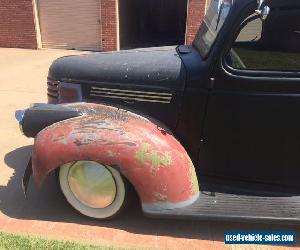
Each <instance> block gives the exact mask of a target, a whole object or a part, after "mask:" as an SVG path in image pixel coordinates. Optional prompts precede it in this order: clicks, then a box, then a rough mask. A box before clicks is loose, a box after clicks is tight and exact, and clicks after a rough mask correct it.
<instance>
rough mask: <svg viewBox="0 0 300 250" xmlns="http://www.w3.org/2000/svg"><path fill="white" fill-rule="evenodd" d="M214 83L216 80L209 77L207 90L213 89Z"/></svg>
mask: <svg viewBox="0 0 300 250" xmlns="http://www.w3.org/2000/svg"><path fill="white" fill-rule="evenodd" d="M215 82H216V79H215V78H214V77H211V78H210V79H209V86H208V88H209V89H213V88H214V87H215Z"/></svg>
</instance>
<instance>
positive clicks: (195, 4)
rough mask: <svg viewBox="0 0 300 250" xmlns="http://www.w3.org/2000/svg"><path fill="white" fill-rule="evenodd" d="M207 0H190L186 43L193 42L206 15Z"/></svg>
mask: <svg viewBox="0 0 300 250" xmlns="http://www.w3.org/2000/svg"><path fill="white" fill-rule="evenodd" d="M205 6H206V0H189V5H188V15H187V32H186V43H187V44H191V43H192V42H193V40H194V37H195V35H196V33H197V31H198V29H199V26H200V24H201V22H202V20H203V17H204V15H205Z"/></svg>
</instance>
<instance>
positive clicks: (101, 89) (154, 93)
mask: <svg viewBox="0 0 300 250" xmlns="http://www.w3.org/2000/svg"><path fill="white" fill-rule="evenodd" d="M93 90H100V91H112V92H124V93H136V94H149V95H162V96H173V94H172V93H165V92H162V93H161V92H148V91H137V90H124V89H109V88H100V87H92V88H91V91H93Z"/></svg>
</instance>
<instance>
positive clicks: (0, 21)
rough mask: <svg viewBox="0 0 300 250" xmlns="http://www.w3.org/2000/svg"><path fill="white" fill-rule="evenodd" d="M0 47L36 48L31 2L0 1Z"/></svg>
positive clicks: (28, 0)
mask: <svg viewBox="0 0 300 250" xmlns="http://www.w3.org/2000/svg"><path fill="white" fill-rule="evenodd" d="M0 47H15V48H30V49H35V48H37V39H36V31H35V23H34V13H33V3H32V0H0Z"/></svg>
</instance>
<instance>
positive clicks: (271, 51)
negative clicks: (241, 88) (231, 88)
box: [226, 9, 300, 72]
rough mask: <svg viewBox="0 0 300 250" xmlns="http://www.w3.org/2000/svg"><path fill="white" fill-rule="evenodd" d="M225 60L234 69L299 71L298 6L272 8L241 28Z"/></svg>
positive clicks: (299, 24) (299, 33)
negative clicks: (266, 14) (294, 8)
mask: <svg viewBox="0 0 300 250" xmlns="http://www.w3.org/2000/svg"><path fill="white" fill-rule="evenodd" d="M226 63H227V64H228V65H229V66H231V67H232V68H235V69H247V70H257V71H259V70H261V71H285V72H295V71H300V10H299V9H298V10H297V9H296V10H284V11H283V10H282V11H279V10H277V11H273V12H271V13H270V15H269V16H268V18H267V19H266V20H265V21H262V20H261V19H260V18H257V19H254V20H252V21H251V22H249V23H248V24H247V25H246V26H245V27H244V28H242V30H241V31H240V33H239V35H238V37H237V39H236V40H235V42H234V44H233V46H232V48H231V50H230V51H229V52H228V54H227V56H226Z"/></svg>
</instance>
